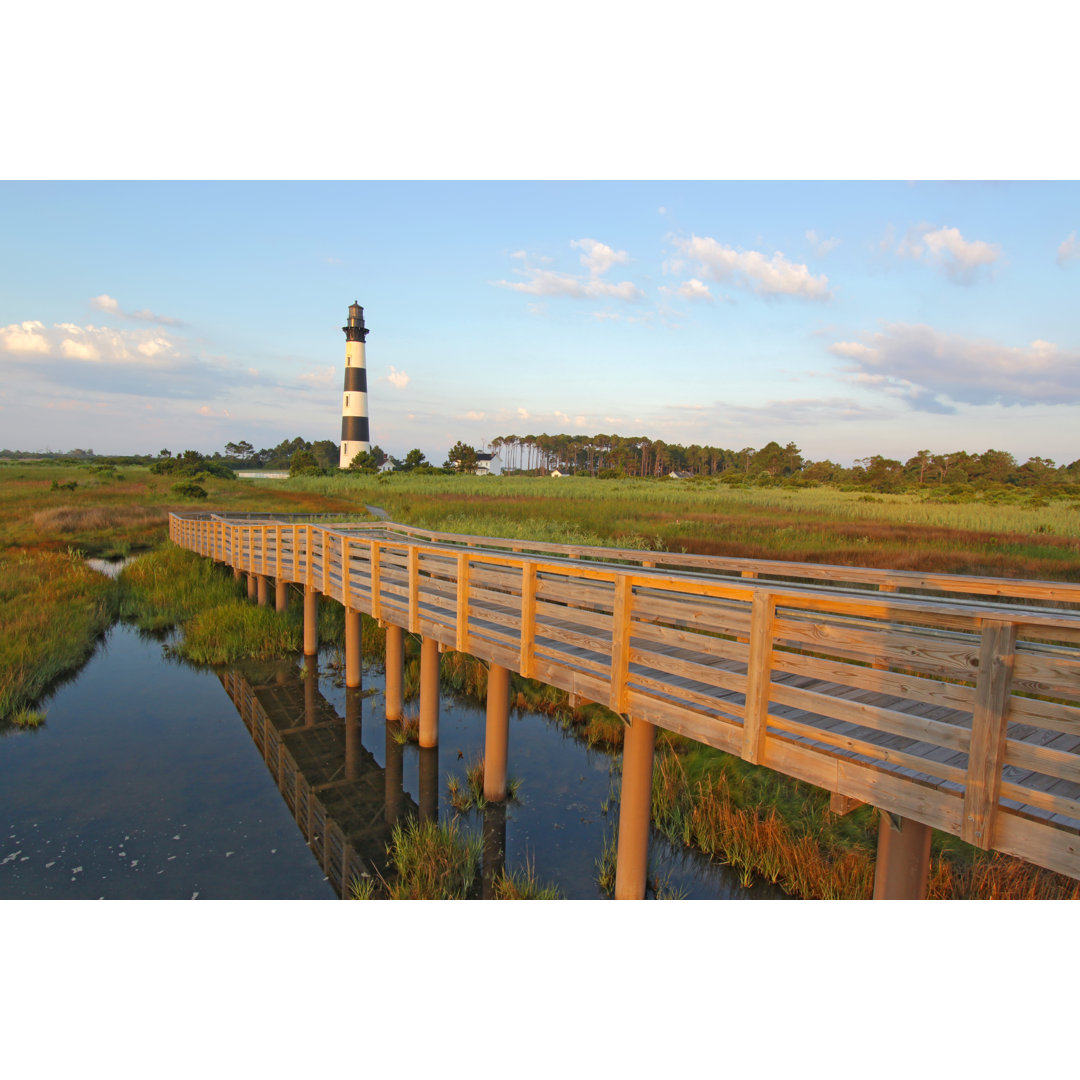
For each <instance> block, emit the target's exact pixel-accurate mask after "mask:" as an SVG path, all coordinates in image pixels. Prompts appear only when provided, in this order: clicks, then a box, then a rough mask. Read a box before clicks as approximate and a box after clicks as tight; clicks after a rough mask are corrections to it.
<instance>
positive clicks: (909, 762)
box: [170, 514, 1080, 878]
mask: <svg viewBox="0 0 1080 1080" xmlns="http://www.w3.org/2000/svg"><path fill="white" fill-rule="evenodd" d="M170 535H171V536H172V539H173V540H174V541H175V542H176V543H178V544H180V545H181V546H183V547H185V548H188V549H190V550H192V551H196V552H199V553H200V554H202V555H206V556H209V557H211V558H214V559H216V560H218V561H220V562H223V563H226V564H228V565H231V566H233V567H237V568H240V569H242V570H244V571H247V572H248V573H250V574H253V575H258V576H266V577H271V578H277V579H278V580H283V581H286V582H292V583H296V584H299V585H302V586H304V587H305V589H307V590H309V591H317V592H318V593H321V594H323V595H325V596H327V597H332V598H334V599H335V600H338V601H339V602H341V603H343V604H344V605H345V606H346V607H347V608H349V609H351V610H354V611H362V612H365V613H367V614H369V615H371V616H373V617H374V618H376V619H380V620H382V621H384V622H386V623H390V624H394V625H397V626H401V627H404V628H405V629H406V630H408V631H410V632H412V633H415V634H420V635H422V636H423V637H424V638H431V639H434V640H437V641H438V642H440V643H441V644H442V645H443V646H445V647H447V648H451V649H456V650H459V651H462V652H468V653H471V654H473V655H475V656H477V657H480V658H482V659H485V660H488V661H491V662H493V663H495V664H498V665H501V666H504V667H507V668H509V669H511V670H514V671H518V672H520V673H521V674H522V675H524V676H528V677H531V678H536V679H540V680H542V681H544V682H546V683H550V684H551V685H553V686H556V687H559V688H561V689H563V690H566V691H569V692H570V693H574V694H577V695H580V696H581V697H583V698H585V699H587V700H591V701H596V702H600V703H602V704H605V705H608V706H610V708H612V709H613V710H614V711H616V712H618V713H620V714H622V715H623V716H625V717H634V718H640V719H642V720H645V721H647V722H649V723H651V724H655V725H658V726H660V727H663V728H667V729H669V730H671V731H674V732H677V733H679V734H682V735H685V736H687V737H689V738H692V739H695V740H697V741H699V742H702V743H705V744H707V745H709V746H713V747H717V748H719V749H721V750H724V751H727V752H729V753H732V754H735V755H737V756H739V757H742V758H744V759H745V760H747V761H751V762H756V763H759V764H762V765H765V766H768V767H769V768H772V769H776V770H777V771H779V772H782V773H785V774H787V775H789V776H793V777H797V778H798V779H801V780H805V781H808V782H809V783H812V784H815V785H817V786H819V787H822V788H825V789H826V790H828V791H830V792H833V793H835V794H836V795H838V796H843V797H845V798H846V799H847V800H853V801H855V802H864V803H871V804H873V805H874V806H877V807H879V808H880V809H882V810H884V811H887V812H888V813H890V814H893V815H897V816H899V817H902V818H905V819H913V820H914V821H917V822H921V823H923V824H925V825H929V826H932V827H933V828H936V829H941V830H943V831H945V832H949V833H952V834H954V835H956V836H960V837H962V838H963V839H964V840H966V841H968V842H970V843H972V844H975V845H977V846H978V847H981V848H984V849H993V850H999V851H1003V852H1007V853H1010V854H1013V855H1017V856H1019V857H1021V858H1023V859H1026V860H1028V861H1030V862H1033V863H1036V864H1038V865H1041V866H1045V867H1048V868H1050V869H1053V870H1057V871H1059V872H1062V873H1065V874H1068V875H1070V876H1072V877H1074V878H1080V612H1078V611H1077V610H1076V606H1077V605H1080V586H1077V585H1069V584H1061V585H1059V584H1056V583H1053V582H1023V581H1012V580H1008V579H993V578H968V577H959V576H953V575H944V574H935V575H927V574H919V573H904V572H894V571H876V570H868V569H861V568H850V567H842V568H841V567H823V566H810V565H807V564H791V563H782V562H766V561H755V560H743V559H739V560H733V559H701V558H694V557H690V556H678V555H671V554H670V553H663V552H641V551H625V550H615V549H607V548H586V547H570V546H560V545H551V544H537V543H533V542H528V541H496V540H491V539H489V538H481V537H460V536H449V535H447V534H436V533H428V532H422V531H420V530H414V529H407V528H403V527H401V526H397V525H390V524H386V523H379V524H377V525H368V524H362V525H357V524H353V523H323V524H315V523H312V522H305V523H298V522H289V521H286V520H284V519H273V520H266V519H262V520H252V519H242V518H222V517H216V516H213V515H184V516H180V515H176V514H173V515H170ZM518 549H520V550H518ZM654 564H655V565H654ZM660 564H663V565H660ZM830 583H836V584H837V585H838V586H842V587H835V588H829V587H828V586H829V584H830ZM900 590H903V591H900ZM915 590H918V592H917V593H916V592H915ZM987 597H996V598H999V599H998V600H996V601H994V602H991V601H990V600H988V599H987Z"/></svg>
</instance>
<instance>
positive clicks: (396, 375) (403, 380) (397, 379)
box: [386, 364, 409, 390]
mask: <svg viewBox="0 0 1080 1080" xmlns="http://www.w3.org/2000/svg"><path fill="white" fill-rule="evenodd" d="M386 381H387V382H388V383H390V385H391V386H396V387H397V388H398V389H399V390H404V389H405V387H406V386H408V385H409V376H408V375H406V374H405V372H404V371H398V370H396V369H395V368H394V365H393V364H391V365H390V374H389V375H387V376H386Z"/></svg>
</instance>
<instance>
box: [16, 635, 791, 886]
mask: <svg viewBox="0 0 1080 1080" xmlns="http://www.w3.org/2000/svg"><path fill="white" fill-rule="evenodd" d="M335 659H336V657H335V655H334V654H333V653H331V652H329V651H324V652H323V653H322V654H321V656H320V657H319V662H318V668H317V670H308V671H305V670H304V668H303V666H302V665H299V664H297V663H296V662H290V663H284V664H278V665H256V666H246V667H242V668H237V669H234V670H231V671H228V672H226V671H211V670H207V669H199V668H195V667H192V666H190V665H187V664H185V663H182V662H177V661H175V660H171V659H169V658H167V657H166V656H165V655H164V652H163V645H162V643H161V641H160V640H156V639H153V638H149V637H145V636H140V635H139V634H138V632H136V631H135V630H133V629H132V628H130V627H126V626H119V625H118V626H116V627H114V628H113V629H112V630H111V631H110V632H109V635H108V637H107V639H106V640H105V641H104V642H103V643H102V645H101V646H100V647H99V649H98V651H97V653H96V654H95V656H94V657H93V658H92V659H91V661H90V662H89V663H88V664H87V666H86V668H84V670H83V671H82V673H81V674H80V675H79V677H78V678H77V679H76V680H75V681H74V682H72V683H70V684H68V685H66V686H64V687H62V688H61V689H60V690H58V691H57V693H56V694H55V696H54V697H53V698H52V699H51V700H50V701H49V702H48V703H47V706H46V711H47V720H46V723H45V724H44V725H42V727H40V728H39V729H37V730H34V731H14V732H10V733H9V734H7V735H6V736H5V737H3V738H0V899H12V898H21V899H44V898H55V899H98V898H102V899H122V898H126V899H327V900H329V899H334V898H336V897H337V896H338V895H339V894H340V893H341V891H342V882H343V881H344V882H345V883H346V885H347V883H348V881H349V880H351V877H352V876H353V875H355V874H356V873H358V872H363V870H364V868H365V867H366V868H371V869H381V868H382V867H383V866H384V865H385V844H386V841H387V840H388V838H389V832H390V825H391V823H392V822H393V821H394V820H398V821H402V820H404V819H405V818H407V817H408V816H411V815H412V816H420V817H426V816H435V815H438V817H440V818H441V819H443V820H450V819H452V818H454V817H455V816H457V817H458V818H459V824H460V825H461V826H462V827H463V828H465V829H466V830H468V831H470V832H472V833H473V834H475V835H477V836H483V837H484V839H485V841H486V848H485V855H484V872H485V876H489V875H490V872H491V870H492V868H493V866H495V865H502V864H503V862H504V863H505V866H506V868H507V869H508V870H515V869H521V868H523V867H524V866H525V865H526V863H530V864H532V865H533V866H534V867H535V871H536V876H537V877H538V878H539V879H540V880H541V881H542V882H544V883H550V884H555V885H557V886H558V887H559V889H560V891H561V893H562V895H563V896H565V897H567V898H571V899H593V898H600V897H601V896H602V895H603V894H602V892H601V890H600V889H599V887H598V886H597V884H596V861H597V859H598V858H599V857H600V854H601V852H602V850H603V848H604V844H605V841H606V839H607V838H608V837H610V836H611V834H612V831H613V829H614V826H615V823H616V819H617V814H618V802H617V797H615V796H616V793H617V791H618V765H617V759H615V758H612V757H610V756H609V755H608V754H606V753H603V752H600V751H594V750H590V749H588V748H587V747H585V746H584V745H583V744H581V743H580V742H578V741H577V740H575V739H574V738H572V737H571V736H569V735H567V734H566V733H564V732H563V731H562V729H561V728H560V727H559V726H558V725H557V724H556V723H554V722H552V721H550V720H548V719H547V718H546V717H543V716H541V715H537V714H535V713H527V712H516V713H512V714H511V728H510V743H509V747H510V749H509V774H510V776H511V778H517V779H519V780H520V787H519V790H518V795H517V799H516V800H515V801H512V802H510V803H508V804H506V806H505V809H504V808H502V807H488V808H486V809H485V810H476V809H472V810H471V811H466V812H464V813H460V814H459V813H458V812H457V811H455V809H454V807H453V806H452V805H451V802H450V796H449V791H448V783H449V779H450V778H451V777H455V778H457V780H458V781H459V782H460V784H461V785H462V787H464V786H465V770H466V766H467V765H468V764H469V763H470V762H471V761H473V760H474V759H476V758H478V757H479V756H480V755H481V754H482V752H483V746H484V711H483V709H482V707H479V706H477V705H476V704H474V703H472V702H467V701H462V700H460V699H455V698H453V697H444V698H443V700H442V703H441V710H440V722H439V738H440V745H439V747H438V748H437V749H435V750H420V749H419V748H418V747H416V746H412V745H406V746H401V745H400V744H398V743H397V742H396V741H395V740H394V739H393V738H392V737H390V736H389V735H388V733H387V730H386V724H385V721H384V719H383V716H382V708H383V677H382V673H381V671H380V670H379V665H378V663H376V662H367V663H366V664H365V669H364V676H363V678H364V686H363V689H362V691H361V692H360V693H359V694H358V693H356V692H354V691H348V692H347V691H346V690H345V689H344V687H343V686H342V685H341V681H340V672H339V670H338V668H337V666H336V664H335ZM650 871H651V874H652V876H653V877H654V878H655V879H658V880H660V881H661V882H666V888H667V890H668V891H675V892H678V893H680V894H681V895H683V896H685V897H687V898H690V899H718V898H748V899H767V898H773V897H776V896H778V895H779V894H778V893H777V891H776V890H774V889H773V888H772V887H771V886H768V885H755V886H754V887H753V888H752V889H749V890H747V889H743V888H741V887H740V885H739V884H738V879H737V877H735V876H734V875H733V874H732V873H731V872H730V871H729V870H728V869H727V868H726V867H723V866H721V865H719V864H717V863H714V862H712V861H710V860H708V859H705V858H703V857H701V856H698V855H696V854H695V853H693V852H686V851H683V850H681V849H679V848H676V847H674V846H673V845H671V844H670V843H668V842H667V841H666V840H664V839H663V838H662V837H660V836H658V835H656V834H654V835H653V838H652V840H651V843H650ZM345 891H346V893H347V891H348V890H347V888H346V889H345Z"/></svg>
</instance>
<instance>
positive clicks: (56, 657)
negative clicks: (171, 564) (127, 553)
mask: <svg viewBox="0 0 1080 1080" xmlns="http://www.w3.org/2000/svg"><path fill="white" fill-rule="evenodd" d="M118 608H119V590H118V588H117V586H116V583H115V582H114V581H112V580H111V579H109V578H107V577H105V576H104V575H103V574H98V573H96V572H95V571H93V570H91V569H90V568H89V567H87V566H86V563H85V561H84V560H83V558H82V553H81V552H78V551H72V552H70V553H62V554H61V553H58V552H11V551H9V552H6V553H4V554H3V555H2V556H0V720H4V719H10V718H11V717H12V716H15V715H18V714H20V713H24V712H25V711H26V710H32V709H33V707H34V706H35V705H36V703H37V702H38V701H39V700H40V699H41V698H42V697H43V696H44V695H45V694H47V693H48V692H49V691H51V690H52V689H54V688H55V687H56V686H57V685H59V684H60V682H62V681H63V680H64V679H66V678H70V677H71V676H72V675H74V674H75V673H76V672H77V671H78V670H79V668H81V667H82V665H83V664H84V663H85V662H86V661H87V660H88V659H89V658H90V656H91V655H92V654H93V652H94V649H95V648H96V647H97V643H98V641H99V640H101V638H102V637H103V636H104V634H105V631H106V630H107V629H108V628H109V627H110V626H111V625H112V623H113V621H114V620H115V618H116V615H117V611H118Z"/></svg>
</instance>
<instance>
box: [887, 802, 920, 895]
mask: <svg viewBox="0 0 1080 1080" xmlns="http://www.w3.org/2000/svg"><path fill="white" fill-rule="evenodd" d="M879 813H880V818H881V820H880V821H879V822H878V846H877V863H876V865H875V867H874V899H875V900H925V899H926V886H927V882H928V881H929V879H930V834H931V832H932V830H931V828H930V826H929V825H924V824H923V823H922V822H921V821H913V820H912V819H911V818H904V817H900V816H898V815H895V814H887V813H885V811H883V810H882V811H879Z"/></svg>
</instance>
